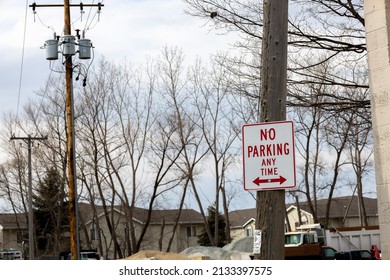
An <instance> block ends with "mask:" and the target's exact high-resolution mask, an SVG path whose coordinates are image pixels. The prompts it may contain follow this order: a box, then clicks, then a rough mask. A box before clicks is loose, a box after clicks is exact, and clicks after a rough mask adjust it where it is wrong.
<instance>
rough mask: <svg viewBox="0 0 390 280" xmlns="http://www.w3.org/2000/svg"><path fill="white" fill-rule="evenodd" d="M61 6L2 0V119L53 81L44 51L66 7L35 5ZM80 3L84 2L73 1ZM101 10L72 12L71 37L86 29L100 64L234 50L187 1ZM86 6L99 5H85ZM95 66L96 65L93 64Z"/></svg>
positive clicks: (110, 1)
mask: <svg viewBox="0 0 390 280" xmlns="http://www.w3.org/2000/svg"><path fill="white" fill-rule="evenodd" d="M34 2H36V4H37V5H43V4H61V3H63V1H62V0H28V1H26V0H0V38H1V44H0V59H1V64H0V104H1V107H0V108H1V114H2V115H3V114H4V113H7V112H14V113H17V112H20V111H22V108H23V104H24V103H26V102H27V101H28V100H29V99H30V98H32V99H34V98H37V96H36V95H35V94H34V91H37V90H39V89H40V88H42V87H43V86H44V84H45V82H46V80H47V78H48V77H49V73H50V69H49V61H47V60H46V54H45V50H44V49H42V47H43V46H44V43H45V41H46V40H48V39H52V38H53V36H54V32H56V34H57V35H61V34H62V32H63V26H64V19H63V16H64V12H63V8H62V7H55V8H53V7H51V8H48V7H37V8H36V10H35V11H36V13H35V14H34V13H33V10H32V8H31V7H29V6H30V5H31V4H33V3H34ZM70 2H71V3H73V4H79V3H80V1H72V0H71V1H70ZM100 2H101V3H102V4H104V7H102V9H101V13H100V15H97V13H96V11H97V8H88V7H84V13H83V15H81V13H80V9H79V8H78V7H72V8H71V18H72V23H73V24H72V35H75V31H74V30H76V29H80V30H83V29H87V31H86V35H85V37H86V38H87V39H90V40H91V42H92V44H93V46H94V55H95V59H96V58H97V59H98V58H101V57H104V58H105V59H107V60H109V61H118V62H119V61H121V60H124V59H126V60H127V61H129V62H131V63H141V62H144V61H145V59H146V57H148V56H149V57H154V56H156V55H158V54H159V53H160V52H161V51H162V49H163V47H164V46H168V47H178V48H180V49H182V50H183V53H184V54H185V57H186V59H187V61H188V60H192V59H194V58H195V57H197V56H199V57H201V58H207V57H209V55H210V54H213V53H216V52H217V51H229V49H231V44H232V43H234V40H235V39H233V35H230V36H229V35H219V34H217V33H216V32H215V31H213V30H212V29H211V27H210V26H212V24H213V22H212V19H211V18H210V21H208V22H205V21H204V20H203V21H202V20H201V19H197V18H194V17H192V16H190V15H188V14H185V12H184V9H185V8H186V6H185V3H183V2H182V0H101V1H100ZM83 3H84V4H87V3H89V4H91V3H94V4H96V3H98V1H95V0H90V1H84V2H83ZM94 61H96V60H94Z"/></svg>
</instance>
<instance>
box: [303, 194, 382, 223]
mask: <svg viewBox="0 0 390 280" xmlns="http://www.w3.org/2000/svg"><path fill="white" fill-rule="evenodd" d="M363 201H364V206H365V208H366V213H367V216H377V215H378V204H377V199H376V198H369V197H364V198H363ZM326 204H327V199H321V200H318V202H317V214H318V217H319V218H322V217H325V216H326ZM299 206H300V208H301V209H302V210H304V211H307V212H309V213H310V209H309V207H308V203H307V202H303V203H300V205H299ZM346 212H347V216H348V217H358V216H359V204H358V199H357V196H342V197H335V198H333V199H332V202H331V205H330V212H329V217H330V218H339V217H344V216H345V215H346Z"/></svg>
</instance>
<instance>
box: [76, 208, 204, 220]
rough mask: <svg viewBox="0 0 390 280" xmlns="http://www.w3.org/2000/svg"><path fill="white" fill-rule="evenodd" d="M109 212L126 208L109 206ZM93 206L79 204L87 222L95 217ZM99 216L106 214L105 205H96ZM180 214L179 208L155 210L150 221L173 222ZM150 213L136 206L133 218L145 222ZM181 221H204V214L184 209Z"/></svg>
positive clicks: (123, 212) (81, 213)
mask: <svg viewBox="0 0 390 280" xmlns="http://www.w3.org/2000/svg"><path fill="white" fill-rule="evenodd" d="M108 209H110V210H108V211H109V212H110V211H111V210H114V211H116V212H118V213H120V214H123V215H124V214H125V209H124V208H123V207H122V206H114V207H113V208H111V207H108ZM92 210H93V209H92V206H91V205H88V204H80V205H79V213H80V215H81V216H82V218H83V220H84V222H85V223H88V222H91V220H92V219H93V211H92ZM96 211H97V216H101V215H104V209H103V206H96ZM178 214H179V210H177V209H168V210H153V211H152V216H151V220H150V223H151V224H161V223H162V222H163V221H164V222H165V223H166V224H173V223H174V222H175V220H176V218H177V216H178ZM147 215H148V210H147V209H144V208H139V207H136V208H134V209H133V219H134V220H136V221H137V222H139V223H145V222H146V219H147ZM179 223H181V224H196V223H203V219H202V216H201V214H200V213H199V212H197V211H195V210H193V209H182V210H181V213H180V219H179Z"/></svg>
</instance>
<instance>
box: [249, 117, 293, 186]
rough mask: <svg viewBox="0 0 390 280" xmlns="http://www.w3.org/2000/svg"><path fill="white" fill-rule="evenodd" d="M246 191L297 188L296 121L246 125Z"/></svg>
mask: <svg viewBox="0 0 390 280" xmlns="http://www.w3.org/2000/svg"><path fill="white" fill-rule="evenodd" d="M242 154H243V167H244V189H245V190H275V189H290V188H294V187H295V183H296V176H295V144H294V124H293V122H292V121H280V122H267V123H260V124H247V125H244V126H243V127H242Z"/></svg>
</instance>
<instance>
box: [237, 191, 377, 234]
mask: <svg viewBox="0 0 390 280" xmlns="http://www.w3.org/2000/svg"><path fill="white" fill-rule="evenodd" d="M326 204H327V199H320V200H318V202H317V213H318V217H319V218H324V217H325V214H326ZM290 206H296V205H295V204H287V205H286V207H287V208H289V207H290ZM299 206H300V208H301V210H304V211H307V212H309V213H310V209H309V207H308V204H307V202H301V203H300V205H299ZM364 206H365V208H366V212H367V216H377V215H378V205H377V199H376V198H369V197H364ZM348 207H349V209H348ZM347 209H348V215H347V216H348V217H358V216H359V205H358V201H357V197H356V196H343V197H335V198H333V199H332V202H331V206H330V213H329V214H330V215H329V217H330V218H339V217H341V218H342V217H344V215H345V212H346V210H347ZM229 218H230V224H231V226H232V228H234V227H242V226H243V225H244V224H246V223H247V222H248V221H249V220H251V219H255V218H256V208H249V209H241V210H235V211H232V212H230V213H229Z"/></svg>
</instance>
